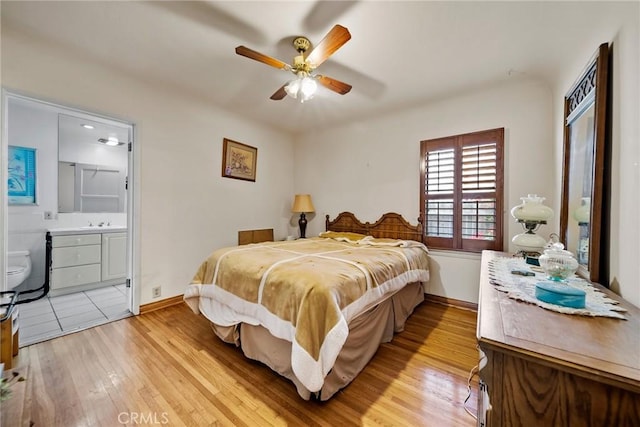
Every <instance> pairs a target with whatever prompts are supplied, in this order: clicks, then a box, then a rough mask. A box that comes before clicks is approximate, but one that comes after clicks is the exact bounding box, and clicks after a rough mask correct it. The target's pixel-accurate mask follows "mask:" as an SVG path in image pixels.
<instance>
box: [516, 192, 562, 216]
mask: <svg viewBox="0 0 640 427" xmlns="http://www.w3.org/2000/svg"><path fill="white" fill-rule="evenodd" d="M520 200H522V204H520V205H518V206H515V207H514V208H513V209H511V216H513V217H514V218H515V219H517V220H520V221H531V222H535V221H547V220H549V219H551V218H552V217H553V210H552V209H551V208H550V207H548V206H545V205H543V204H542V202H543V201H544V197H538V196H537V195H535V194H529V195H528V196H527V197H521V198H520Z"/></svg>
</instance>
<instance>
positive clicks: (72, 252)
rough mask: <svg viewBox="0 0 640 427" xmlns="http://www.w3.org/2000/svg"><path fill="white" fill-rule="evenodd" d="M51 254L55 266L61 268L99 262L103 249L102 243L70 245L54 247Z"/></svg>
mask: <svg viewBox="0 0 640 427" xmlns="http://www.w3.org/2000/svg"><path fill="white" fill-rule="evenodd" d="M51 254H52V256H51V258H52V261H53V268H59V267H72V266H76V265H85V264H96V263H99V262H100V259H101V256H102V251H101V246H100V245H89V246H70V247H66V248H64V247H63V248H54V249H53V250H52V251H51Z"/></svg>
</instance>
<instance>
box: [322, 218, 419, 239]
mask: <svg viewBox="0 0 640 427" xmlns="http://www.w3.org/2000/svg"><path fill="white" fill-rule="evenodd" d="M325 229H326V231H339V232H351V233H360V234H366V235H369V236H373V237H378V238H388V239H401V240H416V241H418V242H422V224H421V223H420V219H418V225H411V224H409V222H408V221H407V220H405V219H404V218H403V217H402V215H400V214H397V213H393V212H388V213H386V214H384V215H382V216H381V217H380V219H379V220H377V221H376V222H374V223H373V224H371V223H369V222H365V223H362V222H361V221H360V220H358V218H356V216H355V215H354V214H352V213H351V212H342V213H340V214H339V215H338V216H337V217H336V219H334V220H333V221H331V220H329V215H327V217H326V221H325Z"/></svg>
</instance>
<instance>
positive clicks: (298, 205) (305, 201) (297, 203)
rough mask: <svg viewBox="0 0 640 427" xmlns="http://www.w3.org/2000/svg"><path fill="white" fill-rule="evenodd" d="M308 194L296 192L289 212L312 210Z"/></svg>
mask: <svg viewBox="0 0 640 427" xmlns="http://www.w3.org/2000/svg"><path fill="white" fill-rule="evenodd" d="M314 211H315V209H314V207H313V202H312V201H311V195H310V194H296V197H295V199H294V200H293V207H292V208H291V212H314Z"/></svg>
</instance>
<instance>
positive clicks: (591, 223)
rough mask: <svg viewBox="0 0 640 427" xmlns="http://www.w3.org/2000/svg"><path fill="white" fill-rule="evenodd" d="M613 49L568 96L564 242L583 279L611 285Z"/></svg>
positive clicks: (604, 50) (600, 54) (601, 53)
mask: <svg viewBox="0 0 640 427" xmlns="http://www.w3.org/2000/svg"><path fill="white" fill-rule="evenodd" d="M608 64H609V45H608V44H607V43H604V44H602V45H600V47H599V48H598V51H597V52H596V55H595V56H594V57H593V58H592V60H591V61H589V64H588V65H587V68H586V71H585V72H584V73H582V75H581V76H580V77H579V78H578V80H577V81H576V83H575V84H574V85H573V87H572V88H571V89H570V90H569V92H568V93H567V95H566V96H565V100H564V101H565V102H564V118H565V128H564V165H563V184H562V206H561V211H560V238H561V240H562V241H563V243H564V244H565V246H566V249H567V250H569V251H571V252H573V253H574V254H575V255H576V258H577V259H578V263H579V268H578V274H579V275H580V276H582V277H584V278H585V279H588V280H591V281H593V282H599V283H601V284H603V285H605V286H606V285H608V283H607V282H608V279H607V274H608V272H607V265H606V264H607V262H606V259H607V254H608V241H607V238H606V236H607V235H608V233H607V232H606V231H607V230H608V224H607V221H606V218H607V212H608V207H607V206H608V205H606V203H605V201H606V200H607V199H608V198H605V197H603V193H604V192H605V191H608V184H607V185H605V184H606V183H608V181H609V178H608V175H609V174H610V172H609V166H608V165H609V163H610V162H609V161H608V154H607V150H608V149H609V145H610V143H609V142H608V134H607V129H608V125H607V122H608V120H607V114H608V113H607V104H608V102H609V101H608V78H609V71H608Z"/></svg>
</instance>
